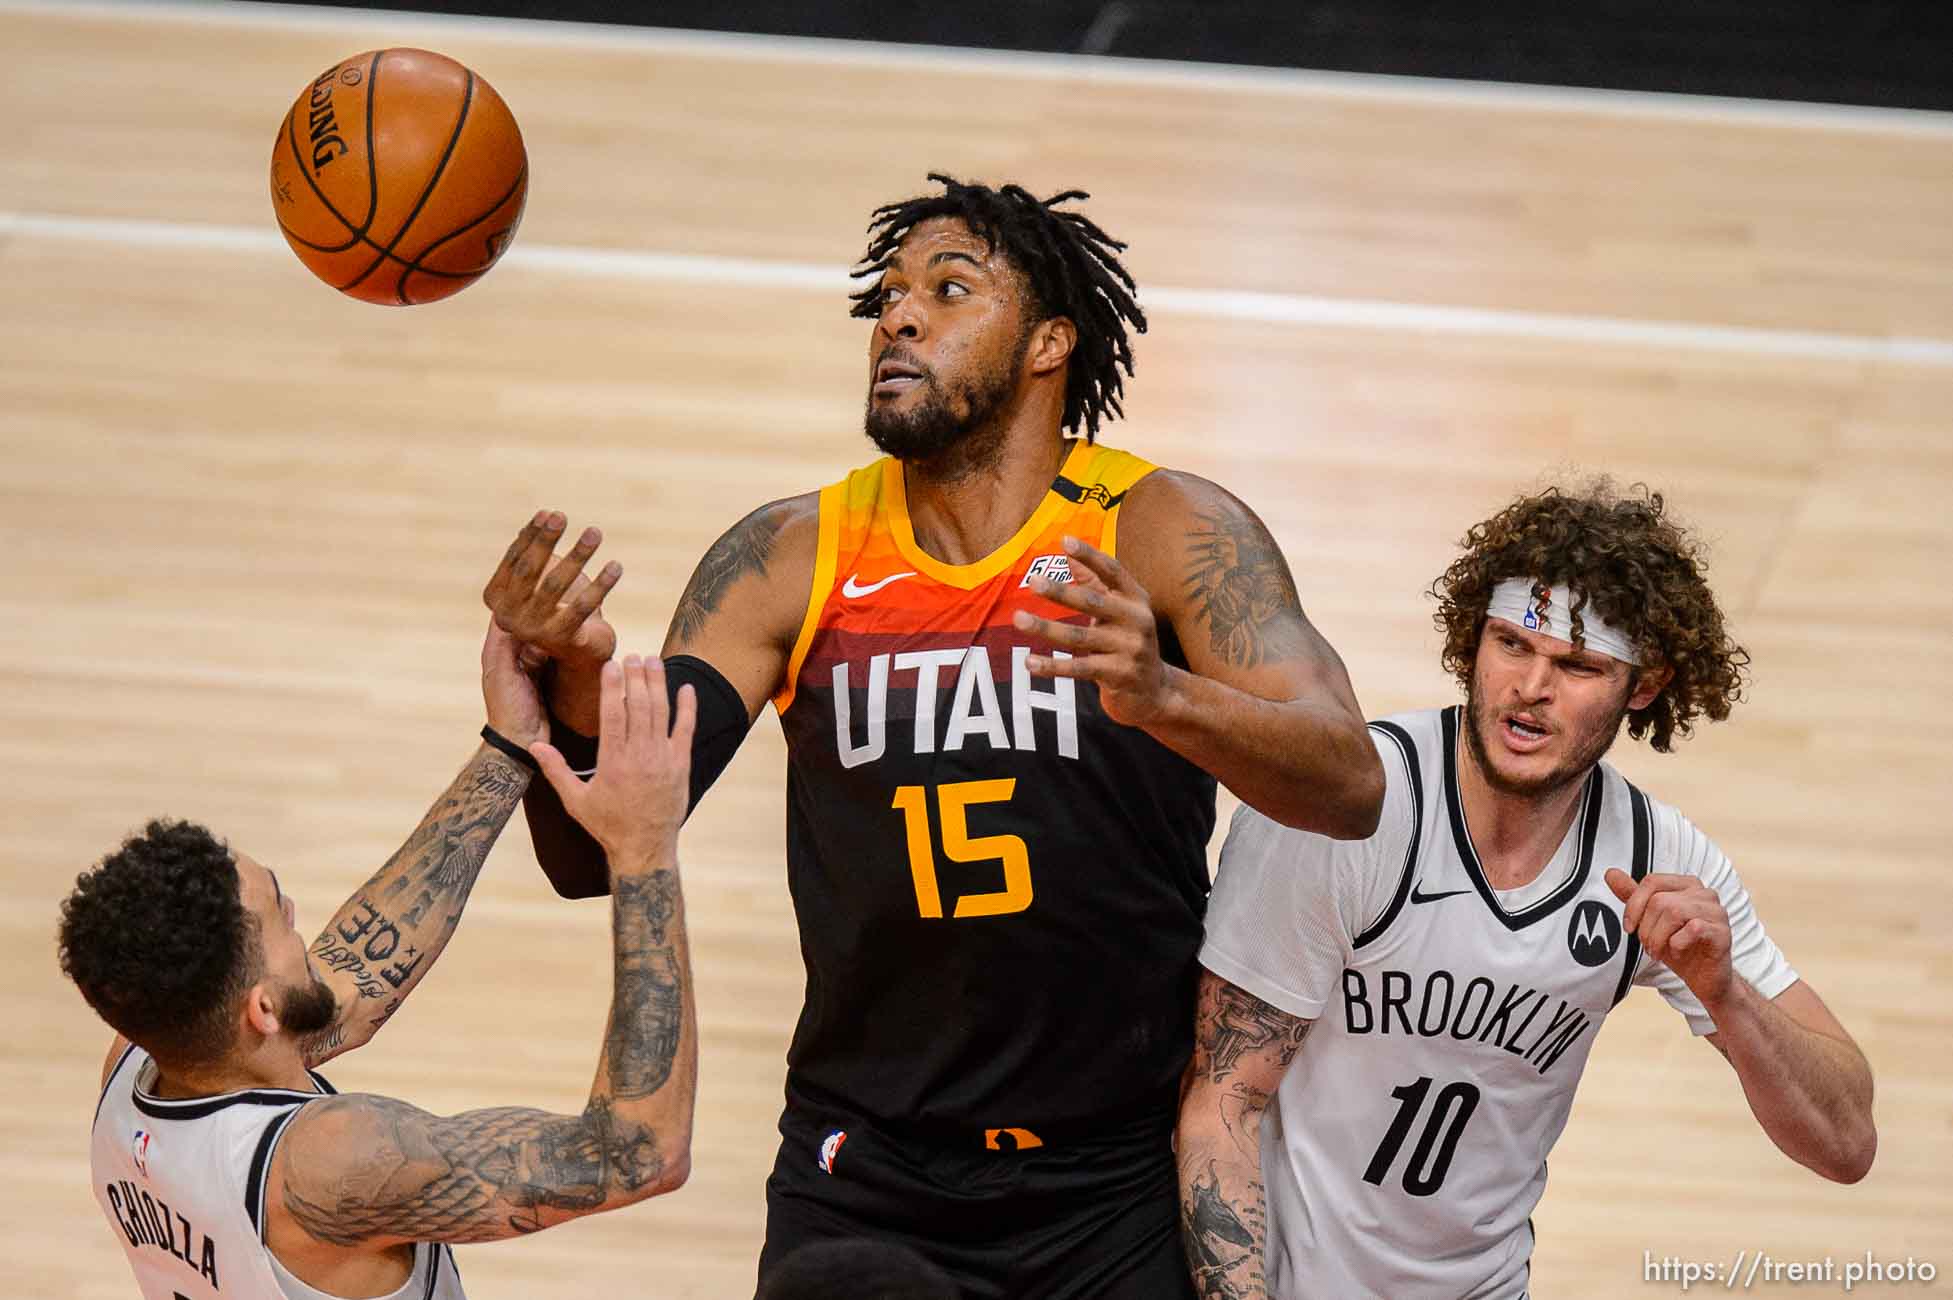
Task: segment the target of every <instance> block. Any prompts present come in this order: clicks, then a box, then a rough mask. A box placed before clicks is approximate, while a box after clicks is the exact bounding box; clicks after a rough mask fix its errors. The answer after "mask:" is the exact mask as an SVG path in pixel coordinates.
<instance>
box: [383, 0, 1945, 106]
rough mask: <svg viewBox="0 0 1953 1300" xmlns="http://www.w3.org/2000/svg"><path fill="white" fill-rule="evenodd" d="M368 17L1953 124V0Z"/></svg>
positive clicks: (1020, 5)
mask: <svg viewBox="0 0 1953 1300" xmlns="http://www.w3.org/2000/svg"><path fill="white" fill-rule="evenodd" d="M363 5H364V7H369V8H372V7H377V8H382V9H413V10H421V11H423V12H433V13H473V14H491V15H497V16H503V17H519V18H555V19H567V20H572V21H584V22H607V23H626V24H635V25H642V26H659V27H679V28H692V29H698V30H712V31H731V32H757V33H769V34H776V35H791V36H826V37H839V38H844V39H856V40H878V41H895V42H903V43H918V44H929V45H955V46H969V47H980V48H990V49H1006V50H1040V51H1047V52H1060V53H1088V54H1112V55H1119V56H1123V57H1127V58H1141V59H1191V60H1197V61H1201V62H1208V63H1234V64H1247V65H1257V66H1264V67H1284V68H1316V69H1327V70H1332V71H1341V72H1377V73H1395V74H1400V75H1407V76H1420V77H1460V78H1466V79H1470V80H1479V81H1511V82H1529V83H1534V84H1540V85H1558V86H1598V87H1605V88H1608V89H1615V90H1658V91H1679V92H1684V93H1689V94H1698V95H1740V96H1748V97H1754V98H1761V99H1796V100H1811V101H1816V102H1822V103H1843V104H1876V105H1885V106H1890V107H1906V108H1935V109H1953V0H1665V2H1664V0H1524V2H1522V3H1521V2H1515V3H1503V4H1497V5H1487V4H1473V3H1469V2H1468V0H1291V3H1286V4H1283V3H1276V2H1273V0H1253V2H1250V0H1206V2H1202V0H1013V2H1008V3H976V4H961V5H954V4H943V3H911V4H896V3H889V0H797V2H796V0H709V2H707V3H700V2H698V0H694V2H693V3H674V2H672V0H636V2H635V3H626V2H625V0H473V2H472V3H470V2H467V0H463V2H460V3H455V2H453V0H420V2H419V3H403V2H401V0H363Z"/></svg>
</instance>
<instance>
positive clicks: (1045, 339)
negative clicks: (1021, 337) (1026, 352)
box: [1030, 316, 1078, 375]
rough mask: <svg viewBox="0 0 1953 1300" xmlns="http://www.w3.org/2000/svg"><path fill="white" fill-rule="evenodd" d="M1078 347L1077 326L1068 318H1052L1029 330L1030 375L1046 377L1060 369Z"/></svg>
mask: <svg viewBox="0 0 1953 1300" xmlns="http://www.w3.org/2000/svg"><path fill="white" fill-rule="evenodd" d="M1077 345H1078V326H1076V325H1074V324H1072V321H1071V317H1069V316H1053V317H1051V318H1050V319H1048V320H1041V321H1039V322H1038V323H1037V324H1036V325H1034V326H1032V328H1031V348H1030V355H1031V373H1032V374H1034V375H1048V374H1050V373H1051V372H1052V371H1054V370H1057V369H1059V368H1060V367H1062V366H1063V365H1064V364H1065V362H1066V361H1067V360H1068V359H1070V357H1071V350H1072V348H1074V347H1076V346H1077Z"/></svg>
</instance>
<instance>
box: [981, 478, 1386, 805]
mask: <svg viewBox="0 0 1953 1300" xmlns="http://www.w3.org/2000/svg"><path fill="white" fill-rule="evenodd" d="M1123 510H1124V521H1123V522H1122V524H1121V525H1120V529H1119V538H1120V546H1119V550H1120V554H1121V556H1123V557H1124V558H1123V559H1115V558H1113V557H1112V556H1109V555H1106V554H1104V553H1103V552H1101V551H1100V550H1098V549H1097V548H1096V547H1093V546H1089V545H1085V544H1083V543H1077V544H1076V545H1074V546H1073V547H1072V549H1071V559H1072V572H1073V574H1074V576H1075V578H1076V581H1074V582H1071V583H1065V584H1055V583H1051V582H1049V581H1048V580H1046V579H1043V578H1038V579H1035V580H1034V581H1033V584H1032V585H1033V587H1034V588H1035V589H1036V590H1037V591H1038V592H1039V594H1041V595H1043V596H1045V597H1047V598H1048V599H1050V600H1052V601H1055V602H1057V603H1058V604H1061V605H1066V606H1069V607H1070V608H1072V609H1075V610H1078V611H1080V612H1082V613H1086V614H1089V615H1091V616H1092V618H1093V619H1094V623H1093V624H1092V625H1091V626H1089V627H1086V626H1079V625H1076V624H1063V623H1058V622H1054V621H1049V620H1044V619H1038V618H1034V617H1032V616H1030V615H1028V614H1025V615H1020V616H1019V621H1018V627H1019V628H1021V629H1023V630H1026V631H1032V632H1037V633H1038V634H1040V635H1042V636H1045V637H1048V638H1049V639H1050V640H1051V641H1052V642H1053V643H1054V644H1055V645H1056V646H1057V647H1059V648H1061V649H1064V650H1066V651H1068V652H1069V654H1070V655H1071V657H1070V658H1069V659H1062V660H1060V659H1056V658H1049V657H1045V656H1034V657H1033V659H1032V660H1031V670H1032V671H1033V672H1037V673H1042V674H1045V675H1048V676H1067V677H1079V678H1083V679H1085V680H1088V681H1093V682H1096V683H1098V687H1099V700H1100V702H1101V704H1102V705H1103V706H1104V708H1105V711H1106V712H1107V713H1108V714H1110V715H1111V716H1112V717H1113V718H1114V719H1115V720H1117V721H1119V722H1123V723H1126V724H1127V725H1129V726H1135V727H1142V728H1144V729H1145V730H1146V731H1147V732H1148V733H1149V734H1151V735H1152V736H1153V738H1154V739H1156V740H1158V741H1159V742H1160V743H1162V744H1164V745H1167V746H1169V747H1171V748H1172V749H1174V750H1175V751H1177V752H1178V753H1180V754H1181V755H1182V756H1184V757H1185V758H1187V759H1189V760H1191V761H1192V762H1194V763H1197V764H1199V765H1200V766H1201V767H1203V768H1205V769H1206V770H1207V771H1209V772H1211V773H1213V775H1214V776H1215V777H1216V778H1218V779H1219V780H1220V781H1221V782H1222V784H1224V785H1226V786H1227V788H1228V789H1230V790H1232V791H1233V792H1234V793H1235V794H1237V795H1239V796H1240V797H1241V799H1242V801H1243V802H1244V803H1247V804H1248V805H1250V806H1251V807H1253V808H1255V809H1257V810H1259V811H1261V812H1263V813H1266V814H1267V815H1268V816H1269V817H1272V818H1274V819H1275V820H1276V821H1279V822H1282V823H1283V824H1285V825H1288V826H1293V827H1296V828H1298V829H1301V830H1310V831H1315V832H1317V833H1319V834H1323V835H1329V836H1333V837H1335V838H1338V839H1363V838H1364V837H1366V836H1368V835H1369V834H1370V833H1371V832H1372V831H1373V830H1375V829H1376V825H1377V816H1378V812H1379V809H1380V808H1381V806H1382V801H1383V766H1382V764H1381V762H1380V761H1379V760H1378V758H1377V753H1376V747H1375V746H1374V745H1373V744H1372V743H1371V741H1370V737H1369V733H1368V731H1367V730H1366V728H1365V726H1364V719H1363V714H1362V710H1361V709H1360V708H1359V707H1358V705H1357V702H1356V693H1355V691H1354V690H1353V689H1352V688H1351V686H1350V681H1349V674H1348V673H1347V672H1346V671H1345V670H1344V668H1343V662H1342V660H1341V659H1340V658H1339V657H1338V656H1337V654H1336V651H1335V650H1334V649H1333V648H1332V647H1331V646H1330V645H1329V643H1328V642H1327V641H1325V640H1324V639H1323V638H1322V636H1321V634H1320V633H1318V632H1317V631H1316V630H1315V628H1314V627H1313V626H1312V625H1311V624H1310V622H1309V620H1308V618H1307V616H1306V615H1304V614H1303V612H1302V604H1301V601H1300V599H1299V598H1298V596H1297V595H1296V590H1295V581H1294V579H1293V578H1292V577H1291V576H1290V574H1289V569H1288V564H1287V562H1286V561H1285V560H1284V559H1283V558H1282V553H1281V548H1280V547H1278V546H1277V545H1276V544H1275V539H1274V538H1273V537H1271V536H1269V533H1268V530H1267V528H1266V527H1264V526H1263V524H1262V522H1261V520H1259V519H1257V518H1256V517H1255V515H1254V512H1253V511H1251V510H1249V509H1248V508H1247V507H1246V506H1245V505H1243V504H1242V503H1241V502H1240V501H1238V500H1236V499H1235V498H1234V497H1233V496H1232V495H1231V494H1229V493H1228V492H1226V491H1224V490H1222V489H1221V488H1219V487H1216V486H1215V485H1214V484H1212V483H1209V482H1207V481H1206V480H1204V479H1201V478H1198V477H1196V476H1194V475H1191V474H1182V473H1176V472H1172V471H1167V470H1159V471H1156V472H1154V473H1152V474H1149V475H1147V476H1146V477H1145V478H1143V479H1141V480H1140V481H1139V482H1138V483H1137V484H1136V485H1135V486H1134V487H1133V488H1132V491H1131V495H1130V497H1129V499H1128V500H1127V501H1126V503H1125V506H1124V508H1123ZM1161 620H1164V621H1165V622H1166V623H1167V624H1168V625H1170V626H1171V627H1172V628H1173V629H1174V631H1175V632H1176V633H1177V634H1178V637H1179V641H1180V645H1181V648H1182V649H1183V651H1184V652H1185V654H1186V660H1187V667H1186V668H1185V669H1181V668H1177V667H1174V666H1173V665H1171V664H1168V663H1166V662H1165V661H1164V659H1163V658H1162V656H1161V653H1160V643H1159V633H1158V625H1159V622H1160V621H1161Z"/></svg>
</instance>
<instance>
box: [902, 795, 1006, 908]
mask: <svg viewBox="0 0 1953 1300" xmlns="http://www.w3.org/2000/svg"><path fill="white" fill-rule="evenodd" d="M935 789H936V813H937V816H936V820H937V823H938V824H939V825H940V826H941V828H942V842H943V856H944V857H945V858H947V859H949V860H950V861H951V862H996V863H999V864H1000V865H1001V866H1002V869H1003V883H1004V887H1003V888H1002V889H999V890H996V891H993V892H991V893H987V894H964V895H962V896H961V897H959V898H958V899H957V900H956V907H955V910H954V911H953V912H951V913H950V915H952V916H954V917H958V918H962V917H972V916H1003V915H1006V914H1008V913H1011V912H1021V911H1023V910H1024V909H1025V908H1027V907H1029V906H1030V905H1031V854H1030V850H1029V849H1028V848H1026V847H1025V844H1024V840H1023V837H1022V836H1018V835H983V836H979V837H977V838H975V839H972V838H971V837H970V823H969V807H970V805H971V804H980V803H1006V802H1008V801H1009V800H1010V797H1011V795H1012V793H1013V792H1015V791H1016V789H1017V778H1016V777H1005V778H1001V779H998V780H993V781H953V782H951V783H949V784H947V785H939V786H937V787H935ZM890 806H891V807H894V808H899V809H901V810H902V824H903V827H904V829H905V830H906V832H907V834H908V843H909V873H910V874H911V875H912V876H913V877H914V878H915V905H916V911H918V912H919V913H921V914H922V915H923V916H926V917H940V916H941V915H942V914H943V894H942V889H941V887H940V886H938V885H937V883H936V851H935V845H934V843H933V837H932V836H931V834H930V828H929V787H928V786H921V785H905V786H900V787H898V788H897V789H896V791H895V802H894V803H893V804H892V805H890Z"/></svg>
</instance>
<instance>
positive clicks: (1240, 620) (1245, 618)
mask: <svg viewBox="0 0 1953 1300" xmlns="http://www.w3.org/2000/svg"><path fill="white" fill-rule="evenodd" d="M1195 519H1196V523H1195V525H1194V526H1193V527H1192V528H1190V529H1189V530H1188V532H1187V578H1186V583H1187V593H1188V595H1189V596H1190V597H1191V598H1192V599H1193V600H1194V601H1195V602H1196V606H1197V612H1198V614H1199V616H1200V617H1201V618H1203V619H1205V620H1207V630H1208V635H1209V637H1210V638H1211V641H1212V644H1213V648H1214V652H1215V653H1216V654H1218V655H1219V656H1220V657H1221V658H1222V659H1223V660H1225V661H1226V662H1227V663H1229V664H1231V665H1233V666H1234V667H1236V668H1253V667H1256V666H1258V665H1260V664H1263V663H1267V662H1270V661H1274V660H1280V659H1289V658H1294V657H1296V656H1298V655H1300V654H1301V653H1302V652H1303V651H1304V649H1305V648H1306V645H1307V639H1306V636H1305V634H1304V630H1303V629H1304V628H1305V627H1306V626H1307V625H1306V623H1305V621H1304V619H1303V615H1302V601H1301V598H1300V597H1299V596H1298V595H1297V594H1296V591H1295V579H1294V578H1293V577H1291V576H1290V575H1289V571H1288V562H1287V561H1286V560H1284V559H1283V558H1282V552H1281V548H1280V547H1278V546H1276V545H1275V539H1274V538H1273V537H1270V536H1269V535H1268V530H1267V529H1266V528H1264V527H1262V525H1261V522H1260V521H1259V520H1257V519H1256V518H1255V517H1254V516H1253V515H1251V514H1249V513H1248V512H1247V510H1246V508H1245V507H1241V508H1239V509H1238V510H1237V511H1235V512H1231V513H1228V514H1206V513H1202V514H1199V515H1196V516H1195Z"/></svg>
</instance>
